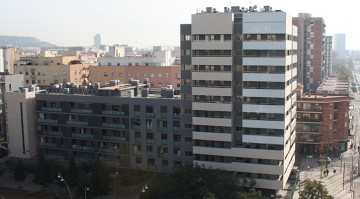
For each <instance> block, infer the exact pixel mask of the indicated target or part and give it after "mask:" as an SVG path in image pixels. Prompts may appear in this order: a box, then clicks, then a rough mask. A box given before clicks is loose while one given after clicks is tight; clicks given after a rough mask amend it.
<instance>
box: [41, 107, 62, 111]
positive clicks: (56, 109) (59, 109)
mask: <svg viewBox="0 0 360 199" xmlns="http://www.w3.org/2000/svg"><path fill="white" fill-rule="evenodd" d="M41 110H42V111H48V112H61V111H62V108H59V107H41Z"/></svg>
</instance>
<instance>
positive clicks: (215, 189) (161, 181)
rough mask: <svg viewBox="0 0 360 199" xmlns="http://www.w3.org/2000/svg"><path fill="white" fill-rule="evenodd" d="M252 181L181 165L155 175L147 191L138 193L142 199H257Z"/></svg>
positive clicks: (258, 198)
mask: <svg viewBox="0 0 360 199" xmlns="http://www.w3.org/2000/svg"><path fill="white" fill-rule="evenodd" d="M255 187H256V182H255V181H254V180H250V179H248V178H246V177H245V176H238V175H237V173H232V172H227V171H222V170H218V169H216V170H215V169H205V168H203V167H200V166H198V165H195V166H194V167H192V166H183V167H178V168H176V169H175V171H174V172H173V173H169V174H162V173H158V174H155V175H154V176H153V177H152V178H151V180H150V181H149V182H148V189H147V190H146V191H145V192H144V193H142V194H141V198H144V199H151V198H157V199H167V198H173V199H187V198H189V199H216V198H218V199H220V198H221V199H222V198H224V199H226V198H231V199H248V198H252V199H260V198H262V195H261V192H260V191H256V190H255Z"/></svg>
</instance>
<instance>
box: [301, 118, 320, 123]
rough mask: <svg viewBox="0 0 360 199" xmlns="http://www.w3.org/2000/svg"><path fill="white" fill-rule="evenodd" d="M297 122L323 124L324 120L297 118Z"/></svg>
mask: <svg viewBox="0 0 360 199" xmlns="http://www.w3.org/2000/svg"><path fill="white" fill-rule="evenodd" d="M296 121H297V122H321V121H322V118H319V119H310V118H297V119H296Z"/></svg>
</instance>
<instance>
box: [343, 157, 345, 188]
mask: <svg viewBox="0 0 360 199" xmlns="http://www.w3.org/2000/svg"><path fill="white" fill-rule="evenodd" d="M344 189H345V162H344V171H343V190H344Z"/></svg>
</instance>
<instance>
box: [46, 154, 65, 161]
mask: <svg viewBox="0 0 360 199" xmlns="http://www.w3.org/2000/svg"><path fill="white" fill-rule="evenodd" d="M45 158H46V159H56V160H64V156H62V155H52V154H45Z"/></svg>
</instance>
